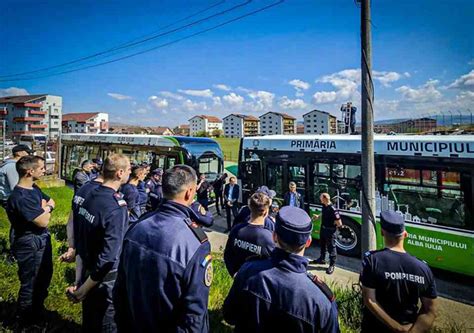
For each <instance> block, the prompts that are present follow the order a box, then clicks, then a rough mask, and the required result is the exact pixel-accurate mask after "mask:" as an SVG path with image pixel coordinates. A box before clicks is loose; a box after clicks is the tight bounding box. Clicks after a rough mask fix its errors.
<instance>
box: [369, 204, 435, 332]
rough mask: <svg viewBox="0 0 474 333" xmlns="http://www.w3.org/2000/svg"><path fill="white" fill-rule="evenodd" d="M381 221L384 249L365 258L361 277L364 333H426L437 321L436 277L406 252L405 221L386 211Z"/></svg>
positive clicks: (396, 214) (397, 215)
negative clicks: (419, 306) (404, 244)
mask: <svg viewBox="0 0 474 333" xmlns="http://www.w3.org/2000/svg"><path fill="white" fill-rule="evenodd" d="M380 220H381V227H382V235H383V238H384V242H385V248H384V249H383V250H379V251H369V252H367V253H366V254H365V255H364V260H363V262H362V272H361V274H360V282H361V283H362V295H363V298H364V305H365V308H364V312H363V320H362V332H408V331H410V332H426V331H428V330H429V329H430V327H431V326H432V324H433V321H434V319H435V317H436V313H435V298H436V297H437V294H436V286H435V281H434V277H433V274H432V272H431V270H430V268H429V267H428V265H426V263H424V262H422V261H420V260H418V259H417V258H415V257H413V256H411V255H410V254H408V253H406V252H405V249H404V247H403V241H404V239H405V238H406V237H407V235H408V234H407V232H406V231H405V222H404V218H403V217H402V216H401V215H400V214H398V213H396V212H393V211H384V212H382V213H381V214H380ZM420 300H421V310H420V309H419V308H418V302H419V301H420Z"/></svg>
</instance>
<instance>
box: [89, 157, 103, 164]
mask: <svg viewBox="0 0 474 333" xmlns="http://www.w3.org/2000/svg"><path fill="white" fill-rule="evenodd" d="M92 162H94V163H95V164H97V165H102V164H104V161H102V159H101V158H93V159H92Z"/></svg>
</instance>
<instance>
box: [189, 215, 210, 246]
mask: <svg viewBox="0 0 474 333" xmlns="http://www.w3.org/2000/svg"><path fill="white" fill-rule="evenodd" d="M184 222H186V225H187V226H188V227H189V229H191V231H192V232H193V234H194V236H196V238H197V239H198V240H199V242H200V243H201V244H202V243H204V242H207V235H206V233H205V232H204V231H203V230H202V229H201V228H200V227H199V226H198V225H197V224H196V223H194V222H193V221H191V219H189V218H186V219H184Z"/></svg>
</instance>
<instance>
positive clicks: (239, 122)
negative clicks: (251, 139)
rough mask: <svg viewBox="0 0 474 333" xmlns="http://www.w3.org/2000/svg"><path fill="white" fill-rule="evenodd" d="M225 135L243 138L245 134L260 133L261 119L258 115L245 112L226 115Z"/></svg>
mask: <svg viewBox="0 0 474 333" xmlns="http://www.w3.org/2000/svg"><path fill="white" fill-rule="evenodd" d="M223 120H224V136H225V137H227V138H243V137H244V136H255V135H259V133H260V131H259V126H258V125H259V122H260V121H259V120H258V118H257V117H254V116H248V115H244V114H230V115H228V116H227V117H224V119H223Z"/></svg>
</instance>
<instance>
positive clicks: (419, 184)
mask: <svg viewBox="0 0 474 333" xmlns="http://www.w3.org/2000/svg"><path fill="white" fill-rule="evenodd" d="M385 180H386V183H385V186H384V192H385V194H383V195H382V196H381V204H382V207H381V209H382V210H387V209H388V210H393V211H399V212H400V213H401V214H403V215H404V216H405V220H407V221H412V222H421V223H429V224H439V225H445V226H450V227H455V228H462V229H472V224H469V223H468V221H469V218H470V217H469V216H470V207H468V206H466V203H467V201H468V200H465V188H463V184H462V183H461V173H460V172H452V171H449V172H445V171H443V172H437V171H432V170H422V171H421V170H415V169H410V168H398V169H394V168H386V169H385Z"/></svg>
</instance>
